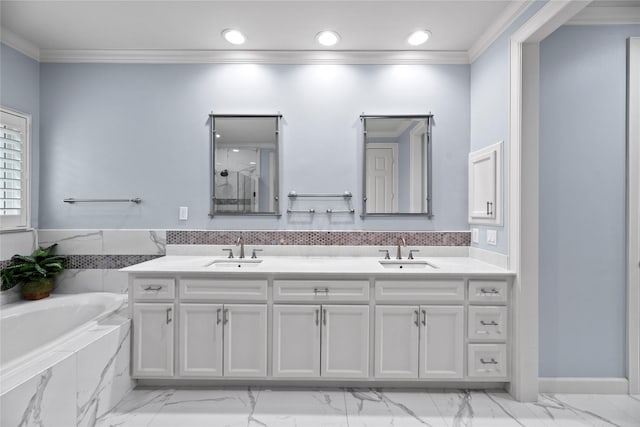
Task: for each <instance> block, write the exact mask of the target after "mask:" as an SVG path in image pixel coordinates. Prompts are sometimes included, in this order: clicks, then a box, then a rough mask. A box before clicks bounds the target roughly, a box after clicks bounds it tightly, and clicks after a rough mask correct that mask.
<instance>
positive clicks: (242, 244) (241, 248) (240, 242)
mask: <svg viewBox="0 0 640 427" xmlns="http://www.w3.org/2000/svg"><path fill="white" fill-rule="evenodd" d="M236 246H240V256H239V257H238V258H240V259H242V258H244V238H243V237H242V236H240V237H238V240H237V241H236Z"/></svg>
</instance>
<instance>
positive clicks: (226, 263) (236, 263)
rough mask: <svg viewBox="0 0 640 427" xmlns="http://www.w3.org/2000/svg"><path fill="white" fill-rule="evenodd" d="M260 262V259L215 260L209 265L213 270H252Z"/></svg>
mask: <svg viewBox="0 0 640 427" xmlns="http://www.w3.org/2000/svg"><path fill="white" fill-rule="evenodd" d="M261 262H262V260H261V259H217V260H215V261H213V262H212V263H211V264H209V267H215V268H236V269H237V268H252V267H257V266H259V265H260V263H261Z"/></svg>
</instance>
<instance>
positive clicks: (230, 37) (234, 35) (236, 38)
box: [222, 28, 247, 44]
mask: <svg viewBox="0 0 640 427" xmlns="http://www.w3.org/2000/svg"><path fill="white" fill-rule="evenodd" d="M222 37H224V39H225V40H226V41H228V42H229V43H231V44H243V43H244V42H245V41H246V40H247V38H246V37H245V36H244V34H242V33H241V32H240V31H238V30H232V29H231V28H228V29H226V30H224V31H223V32H222Z"/></svg>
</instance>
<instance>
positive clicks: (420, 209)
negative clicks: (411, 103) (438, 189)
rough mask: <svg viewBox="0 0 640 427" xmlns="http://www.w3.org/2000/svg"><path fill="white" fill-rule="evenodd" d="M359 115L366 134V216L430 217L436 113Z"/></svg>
mask: <svg viewBox="0 0 640 427" xmlns="http://www.w3.org/2000/svg"><path fill="white" fill-rule="evenodd" d="M360 118H361V119H362V128H363V134H364V144H363V145H364V153H363V155H364V168H363V170H364V176H363V187H364V188H363V209H362V212H363V217H365V216H374V215H378V216H387V215H424V216H426V217H428V218H431V217H432V215H433V207H432V201H431V185H432V182H431V126H432V124H433V116H432V115H430V114H429V115H418V116H364V115H363V116H360Z"/></svg>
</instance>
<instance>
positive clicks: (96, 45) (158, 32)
mask: <svg viewBox="0 0 640 427" xmlns="http://www.w3.org/2000/svg"><path fill="white" fill-rule="evenodd" d="M512 3H520V4H521V3H522V1H505V0H466V1H345V0H343V1H311V0H306V1H264V0H263V1H243V0H235V1H185V0H182V1H113V0H111V1H24V0H21V1H12V0H2V3H1V4H2V6H1V7H2V10H1V12H2V13H1V15H2V16H1V25H2V27H3V29H6V30H9V31H11V32H12V33H14V34H16V35H18V36H19V37H21V38H23V39H25V40H26V41H28V42H30V43H32V44H33V45H35V46H37V47H38V48H40V49H45V50H46V49H64V50H72V49H73V50H76V49H84V50H96V49H98V50H100V49H144V50H151V49H169V50H178V49H179V50H236V49H237V47H236V46H234V45H231V44H229V43H227V42H226V41H225V40H223V39H222V37H221V35H220V34H221V32H222V31H223V30H224V29H226V28H236V29H239V30H241V31H243V32H244V33H245V34H246V35H247V42H246V44H245V45H243V46H242V49H246V50H320V49H326V48H322V47H321V46H320V45H318V44H317V43H316V42H315V35H316V33H318V32H319V31H321V30H325V29H332V30H335V31H337V32H338V33H339V34H340V35H341V38H342V39H341V43H339V44H338V45H337V46H335V47H334V48H333V49H336V50H357V51H361V50H399V51H402V50H415V49H416V48H413V47H412V46H410V45H408V44H407V42H406V38H407V36H408V35H409V34H410V33H411V32H412V31H414V30H417V29H428V30H430V31H431V32H432V38H431V40H429V41H428V42H427V44H425V45H424V46H422V47H420V48H419V50H420V49H422V50H432V51H467V50H469V48H470V47H471V46H472V45H473V44H474V42H475V41H476V40H478V38H479V37H480V36H481V35H482V34H483V33H484V32H485V31H486V30H487V28H488V27H489V26H490V25H491V24H492V23H494V22H495V21H496V19H498V18H499V17H500V16H501V14H502V13H504V12H505V10H506V9H507V8H508V7H509V6H510V4H511V7H512V8H513V7H514V6H513V4H512Z"/></svg>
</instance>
